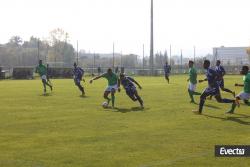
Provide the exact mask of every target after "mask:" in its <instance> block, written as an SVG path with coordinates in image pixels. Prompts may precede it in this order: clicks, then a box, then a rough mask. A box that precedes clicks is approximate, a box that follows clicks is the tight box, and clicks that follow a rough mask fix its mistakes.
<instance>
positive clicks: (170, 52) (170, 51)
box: [169, 45, 172, 66]
mask: <svg viewBox="0 0 250 167" xmlns="http://www.w3.org/2000/svg"><path fill="white" fill-rule="evenodd" d="M171 49H172V48H171V45H170V47H169V65H170V66H171V54H172V50H171Z"/></svg>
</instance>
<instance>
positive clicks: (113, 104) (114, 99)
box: [111, 96, 115, 107]
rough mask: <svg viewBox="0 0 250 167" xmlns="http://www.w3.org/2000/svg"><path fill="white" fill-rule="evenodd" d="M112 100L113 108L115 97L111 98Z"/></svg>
mask: <svg viewBox="0 0 250 167" xmlns="http://www.w3.org/2000/svg"><path fill="white" fill-rule="evenodd" d="M111 100H112V107H114V106H115V96H111Z"/></svg>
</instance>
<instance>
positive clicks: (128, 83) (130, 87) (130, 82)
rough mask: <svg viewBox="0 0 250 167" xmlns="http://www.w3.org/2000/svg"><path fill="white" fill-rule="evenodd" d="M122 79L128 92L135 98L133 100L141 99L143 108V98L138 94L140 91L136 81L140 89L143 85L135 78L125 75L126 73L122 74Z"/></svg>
mask: <svg viewBox="0 0 250 167" xmlns="http://www.w3.org/2000/svg"><path fill="white" fill-rule="evenodd" d="M120 81H121V84H122V86H123V87H124V89H125V90H126V94H127V95H128V96H129V97H130V98H131V99H132V100H133V101H137V100H138V101H139V103H140V105H141V108H143V100H142V98H141V97H140V96H139V95H138V92H137V90H136V87H135V85H134V83H135V84H136V85H137V86H138V88H139V89H142V87H141V85H140V84H139V83H138V82H136V81H135V80H134V79H133V78H131V77H129V76H125V74H124V73H121V74H120Z"/></svg>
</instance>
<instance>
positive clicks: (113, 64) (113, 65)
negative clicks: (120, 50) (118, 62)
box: [112, 42, 115, 70]
mask: <svg viewBox="0 0 250 167" xmlns="http://www.w3.org/2000/svg"><path fill="white" fill-rule="evenodd" d="M112 67H113V70H115V43H114V42H113V62H112Z"/></svg>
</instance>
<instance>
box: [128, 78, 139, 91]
mask: <svg viewBox="0 0 250 167" xmlns="http://www.w3.org/2000/svg"><path fill="white" fill-rule="evenodd" d="M131 81H132V82H134V83H135V84H136V85H137V86H138V88H139V89H142V87H141V85H140V84H139V83H138V82H137V81H136V80H134V79H133V78H131Z"/></svg>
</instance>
